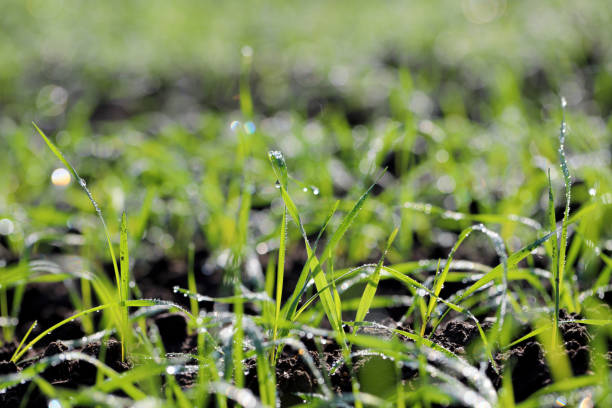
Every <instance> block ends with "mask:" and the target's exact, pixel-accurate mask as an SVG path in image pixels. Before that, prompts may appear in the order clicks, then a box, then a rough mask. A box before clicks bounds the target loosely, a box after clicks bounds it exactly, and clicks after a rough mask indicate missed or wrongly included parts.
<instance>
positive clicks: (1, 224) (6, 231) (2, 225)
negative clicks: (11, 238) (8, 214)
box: [0, 218, 15, 235]
mask: <svg viewBox="0 0 612 408" xmlns="http://www.w3.org/2000/svg"><path fill="white" fill-rule="evenodd" d="M13 231H15V225H14V224H13V221H11V220H9V219H8V218H3V219H1V220H0V235H11V234H12V233H13Z"/></svg>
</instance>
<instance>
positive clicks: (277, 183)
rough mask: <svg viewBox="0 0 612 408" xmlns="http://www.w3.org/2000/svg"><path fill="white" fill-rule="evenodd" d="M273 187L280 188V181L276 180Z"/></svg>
mask: <svg viewBox="0 0 612 408" xmlns="http://www.w3.org/2000/svg"><path fill="white" fill-rule="evenodd" d="M274 187H276V188H280V187H281V185H280V181H278V180H276V183H274Z"/></svg>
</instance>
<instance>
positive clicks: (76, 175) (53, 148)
mask: <svg viewBox="0 0 612 408" xmlns="http://www.w3.org/2000/svg"><path fill="white" fill-rule="evenodd" d="M32 125H34V127H35V128H36V130H37V131H38V134H39V135H40V136H41V137H42V138H43V139H44V141H45V143H47V146H48V147H49V149H50V150H51V151H52V152H53V154H55V156H56V157H57V158H58V159H60V161H61V162H62V163H63V164H64V166H66V168H68V169H70V171H71V172H72V174H73V175H74V178H75V180H76V181H77V182H78V183H79V185H80V186H81V187H82V188H83V190H85V193H86V194H87V197H88V198H89V201H91V204H92V205H93V207H94V210H95V211H96V213H97V214H98V218H99V219H100V222H101V223H102V227H103V229H104V233H105V234H106V242H107V244H108V250H109V252H110V256H111V260H112V262H113V268H114V270H115V280H116V282H117V292H118V295H119V297H121V288H120V285H121V284H120V279H119V268H118V266H117V258H116V257H115V251H114V250H113V244H112V241H111V237H110V233H109V232H108V228H107V227H106V222H105V221H104V217H103V216H102V210H100V207H99V206H98V203H97V202H96V200H95V199H94V198H93V195H92V194H91V192H90V191H89V189H88V188H87V183H86V182H85V180H84V179H82V178H81V177H80V176H79V173H77V171H76V169H75V168H74V167H72V165H71V164H70V163H69V162H68V160H66V158H65V157H64V155H63V154H62V152H61V151H60V150H59V149H58V148H57V147H56V146H55V144H53V142H52V141H51V140H50V139H49V138H48V137H47V135H45V133H44V132H43V131H42V130H41V129H40V128H39V127H38V126H36V123H34V122H32Z"/></svg>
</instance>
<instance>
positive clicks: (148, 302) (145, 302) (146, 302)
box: [14, 299, 194, 361]
mask: <svg viewBox="0 0 612 408" xmlns="http://www.w3.org/2000/svg"><path fill="white" fill-rule="evenodd" d="M160 304H161V305H172V307H176V308H178V309H180V310H182V311H183V312H184V313H186V314H187V315H188V316H189V317H190V318H191V319H194V317H193V316H191V315H190V314H189V313H188V312H187V311H186V310H184V309H182V308H181V307H180V306H179V305H175V304H172V303H171V302H166V301H161V300H154V299H139V300H128V301H127V302H125V306H129V307H143V306H155V305H160ZM117 306H121V304H120V303H106V304H103V305H100V306H96V307H92V308H91V309H87V310H83V311H81V312H79V313H76V314H74V315H72V316H70V317H68V318H66V319H64V320H62V321H61V322H59V323H56V324H54V325H53V326H51V327H49V328H48V329H46V330H44V331H43V332H42V333H40V334H39V335H38V336H36V337H35V338H34V339H33V340H32V341H30V342H29V343H28V344H27V345H26V346H24V347H23V348H22V349H21V350H20V351H19V353H17V355H15V356H14V359H15V361H19V358H20V357H21V356H23V355H24V354H25V353H26V352H27V351H28V350H29V349H31V348H32V347H33V346H34V345H35V344H36V343H38V342H39V341H40V339H42V338H43V337H45V336H46V335H48V334H49V333H51V332H52V331H54V330H56V329H57V328H59V327H62V326H63V325H65V324H66V323H69V322H71V321H73V320H75V319H78V318H79V317H81V316H84V315H86V314H90V313H94V312H97V311H100V310H104V309H109V308H113V307H117Z"/></svg>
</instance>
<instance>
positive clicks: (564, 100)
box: [561, 96, 567, 108]
mask: <svg viewBox="0 0 612 408" xmlns="http://www.w3.org/2000/svg"><path fill="white" fill-rule="evenodd" d="M566 106H567V99H565V96H562V97H561V107H562V108H565V107H566Z"/></svg>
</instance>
